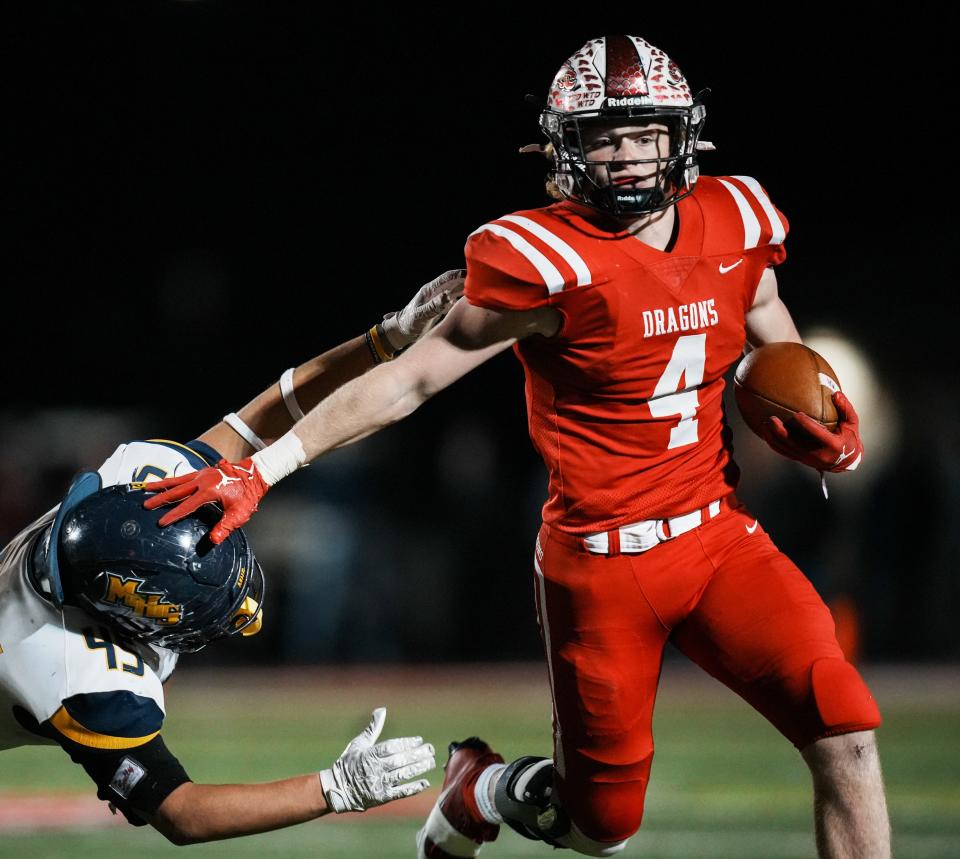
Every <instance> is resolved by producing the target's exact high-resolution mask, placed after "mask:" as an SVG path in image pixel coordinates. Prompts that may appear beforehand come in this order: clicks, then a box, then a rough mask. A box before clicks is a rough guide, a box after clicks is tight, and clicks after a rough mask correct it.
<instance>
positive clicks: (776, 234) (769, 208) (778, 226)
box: [732, 176, 787, 245]
mask: <svg viewBox="0 0 960 859" xmlns="http://www.w3.org/2000/svg"><path fill="white" fill-rule="evenodd" d="M732 178H734V179H739V180H740V181H741V182H743V184H744V185H746V186H747V188H749V189H750V191H751V192H752V193H753V196H754V197H756V198H757V202H758V203H759V204H760V208H762V209H763V212H764V214H765V215H766V216H767V217H768V218H769V219H770V228H771V229H772V230H773V236H772V237H771V239H770V241H769V242H767V244H770V245H779V244H780V243H781V242H782V241H783V240H784V239H785V238H786V236H787V231H786V230H785V229H784V228H783V221H781V220H780V216H779V215H778V214H777V210H776V209H774V208H773V203H771V202H770V198H769V197H768V196H767V195H766V194H764V193H763V188H761V187H760V183H759V182H758V181H757V180H756V179H754V178H753V177H752V176H734V177H732Z"/></svg>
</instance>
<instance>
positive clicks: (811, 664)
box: [148, 36, 889, 859]
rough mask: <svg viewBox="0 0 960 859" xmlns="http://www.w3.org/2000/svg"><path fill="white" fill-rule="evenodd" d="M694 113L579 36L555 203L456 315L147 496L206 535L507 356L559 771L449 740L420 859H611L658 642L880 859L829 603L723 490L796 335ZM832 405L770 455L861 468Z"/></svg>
mask: <svg viewBox="0 0 960 859" xmlns="http://www.w3.org/2000/svg"><path fill="white" fill-rule="evenodd" d="M704 118H705V109H704V106H703V104H702V103H701V102H700V101H699V100H698V99H697V98H694V97H693V96H692V95H691V92H690V89H689V87H688V85H687V82H686V80H685V79H684V77H683V75H682V74H681V72H680V70H679V69H678V68H677V66H676V65H675V64H674V63H673V62H672V61H671V60H670V59H669V57H667V55H666V54H664V53H663V52H662V51H660V50H658V49H657V48H655V47H653V46H652V45H650V44H648V43H647V42H646V41H644V40H643V39H640V38H637V37H632V36H608V37H605V38H599V39H592V40H590V41H589V42H587V43H586V44H585V45H584V46H583V48H581V50H579V51H578V52H577V53H576V54H574V55H573V56H572V57H570V58H569V59H568V60H567V62H565V63H564V65H563V66H562V67H561V69H560V71H559V72H558V74H557V75H556V77H555V79H554V82H553V85H552V86H551V88H550V91H549V95H548V100H547V105H546V108H545V109H544V111H543V112H542V114H541V118H540V125H541V128H542V130H543V132H544V133H545V135H546V136H547V138H548V141H549V144H548V146H547V147H546V149H545V150H544V151H545V153H546V154H547V155H548V157H549V158H550V159H551V160H552V168H553V169H552V174H551V180H550V183H549V185H548V190H549V191H550V192H551V194H552V196H554V197H555V198H556V199H558V200H559V202H557V203H555V204H554V205H551V206H549V207H547V208H544V209H534V210H529V211H523V212H517V213H514V214H511V215H505V216H503V217H501V218H498V219H496V220H494V221H492V222H490V223H487V224H484V225H483V226H481V227H480V228H479V229H478V230H476V231H475V232H474V233H473V234H472V235H471V236H470V238H469V240H468V242H467V246H466V258H467V280H466V293H465V294H466V298H467V301H466V302H460V303H459V305H457V306H456V307H455V308H454V309H453V311H452V312H451V313H450V314H449V315H448V317H447V319H446V320H445V322H444V323H443V324H442V325H441V326H439V327H438V328H437V329H436V331H434V332H433V333H432V334H431V335H430V336H428V337H426V338H424V339H423V340H422V341H421V342H420V343H418V344H417V345H416V346H415V347H414V348H413V349H411V350H410V352H409V354H407V355H405V356H404V357H403V358H402V359H401V360H399V361H397V362H395V363H393V364H389V365H387V366H384V367H381V368H378V369H377V370H376V371H374V372H372V373H370V374H368V375H367V376H365V377H364V378H363V379H360V380H357V381H355V382H353V383H352V384H349V385H346V386H344V387H343V388H342V389H340V390H339V391H337V392H336V393H335V394H334V395H333V396H331V397H329V398H328V399H326V400H325V401H324V402H323V403H321V404H320V406H319V407H318V408H316V409H315V410H314V411H313V412H312V413H311V414H309V415H307V417H306V418H305V419H304V420H303V421H301V422H300V423H298V424H297V425H296V426H295V427H294V428H293V430H292V431H290V432H289V433H287V434H286V435H285V436H284V437H283V438H282V439H280V440H279V441H278V442H277V443H276V444H275V445H274V446H273V447H271V448H270V449H269V450H266V451H263V452H261V453H258V454H256V455H255V456H253V457H252V459H250V460H245V461H243V462H241V463H236V464H232V463H229V462H221V463H218V465H217V467H216V468H213V469H208V470H205V471H202V472H199V473H197V474H196V475H191V476H189V477H186V478H183V479H181V480H174V481H166V482H164V483H161V484H158V487H160V486H162V487H166V488H167V491H166V492H163V493H161V494H160V495H157V496H156V497H154V498H153V499H151V500H150V501H149V502H148V506H150V507H156V506H159V505H162V504H165V503H169V502H173V501H181V504H180V506H179V507H177V508H176V509H175V510H173V511H171V512H170V513H168V514H167V515H166V516H165V517H164V518H163V519H161V522H172V521H175V520H176V519H177V518H179V517H180V516H182V515H185V514H187V513H189V512H191V511H194V510H196V509H197V508H198V507H199V506H200V505H202V504H204V503H206V502H208V501H219V502H220V503H222V504H223V505H224V508H225V514H224V516H223V519H222V520H221V522H220V523H219V525H218V527H217V529H215V531H214V532H213V536H214V538H215V539H220V538H222V537H224V536H225V535H226V534H228V533H229V532H230V529H231V528H233V527H236V526H239V525H242V524H243V523H244V522H245V521H246V520H247V518H248V517H249V516H250V515H251V513H252V511H253V510H254V509H256V504H257V502H258V501H259V499H260V498H261V497H262V496H263V494H264V493H265V492H266V491H267V489H268V488H269V487H270V486H272V485H273V484H275V483H276V482H277V481H278V480H280V479H281V478H282V477H284V476H285V475H287V474H289V473H291V472H292V471H294V470H296V468H297V467H298V466H299V465H300V464H301V463H303V462H305V461H309V460H312V459H313V458H315V457H317V456H320V455H321V454H323V453H325V452H326V451H329V450H331V449H333V448H335V447H338V446H341V445H344V444H349V443H350V442H353V441H356V440H357V439H360V438H363V437H364V436H366V435H368V434H370V433H372V432H374V431H376V430H378V429H380V428H381V427H383V426H386V425H388V424H390V423H392V422H394V421H396V420H399V419H401V418H402V417H404V416H405V415H407V414H409V413H410V412H412V411H413V410H414V409H415V408H417V407H418V406H419V405H420V404H421V403H423V402H424V401H425V400H426V399H427V398H429V397H431V396H432V395H434V394H435V393H437V392H438V391H440V390H442V389H443V388H444V387H446V386H447V385H449V384H451V383H452V382H454V381H455V380H456V379H458V378H460V377H461V376H463V375H464V374H465V373H467V372H469V371H470V370H472V369H474V368H475V367H477V366H479V365H480V364H482V363H483V362H484V361H486V360H488V359H489V358H491V357H493V356H494V355H496V354H498V353H500V352H502V351H504V350H506V349H508V348H510V347H513V348H514V350H515V352H516V353H517V355H518V357H519V358H520V360H521V362H522V363H523V366H524V370H525V373H526V398H527V407H528V413H529V428H530V435H531V438H532V440H533V443H534V445H535V447H536V448H537V450H538V451H539V453H540V454H541V455H542V456H543V458H544V461H545V462H546V464H547V466H548V469H549V472H550V487H549V497H548V500H547V502H546V505H545V506H544V509H543V520H544V521H543V526H542V528H541V531H540V534H539V536H538V539H537V544H536V552H535V557H534V571H535V575H534V582H535V592H536V599H537V610H538V615H539V620H540V630H541V637H542V639H543V643H544V648H545V652H546V657H547V667H548V671H549V679H550V687H551V693H552V698H553V705H554V712H553V737H554V754H553V758H552V759H546V760H545V759H537V758H521V759H519V760H516V761H513V762H512V763H510V764H509V765H505V764H504V763H503V761H502V758H500V756H499V755H497V754H496V753H495V752H493V751H492V750H491V749H490V747H489V746H488V745H487V744H486V743H484V742H483V741H481V740H478V739H476V738H472V739H470V740H467V741H465V742H463V743H459V744H457V743H454V744H452V745H451V749H450V752H451V755H450V760H449V762H448V764H447V767H446V777H445V781H444V789H443V791H442V793H441V795H440V798H439V800H438V802H437V804H436V806H435V807H434V810H433V812H432V813H431V815H430V817H429V819H428V821H427V823H426V825H425V826H424V828H423V829H422V830H421V832H420V834H419V837H418V852H419V855H420V856H421V857H434V859H435V857H446V856H472V855H475V853H476V851H477V850H478V849H479V846H480V845H481V844H482V843H483V842H485V841H491V840H493V839H494V838H496V837H497V834H498V830H499V826H500V824H501V823H504V822H505V823H507V824H509V825H510V826H511V827H513V828H514V829H516V830H517V831H519V832H521V833H522V834H524V835H526V836H527V837H530V838H534V839H539V840H542V841H545V842H547V843H549V844H554V845H558V846H566V847H572V848H574V849H575V850H577V851H578V852H580V853H583V854H586V855H592V856H608V855H612V854H615V853H617V852H619V851H620V850H622V849H623V847H624V845H625V844H626V840H627V838H629V837H630V836H631V835H632V834H633V833H634V832H635V831H636V830H637V829H638V827H639V826H640V822H641V818H642V814H643V802H644V795H645V791H646V787H647V781H648V778H649V773H650V765H651V761H652V758H653V738H652V733H651V724H652V715H653V706H654V699H655V696H656V690H657V683H658V680H659V674H660V665H661V660H662V655H663V649H664V646H665V645H666V643H667V641H668V640H670V641H672V642H673V643H674V644H675V645H676V646H677V647H678V648H679V649H680V650H681V651H682V652H683V653H684V654H686V655H687V656H688V657H689V658H690V659H691V660H693V661H694V662H695V663H697V664H698V665H700V666H701V667H703V668H704V669H705V670H706V671H708V672H709V673H710V674H712V675H713V676H715V677H717V678H718V679H720V680H721V681H722V682H723V683H725V684H726V685H727V686H728V687H729V688H731V689H732V690H733V691H735V692H736V693H737V694H739V695H740V696H742V697H743V698H744V699H745V700H746V701H748V702H749V703H750V704H751V705H752V706H753V707H755V708H756V709H757V710H758V711H759V712H760V713H762V714H763V715H764V716H765V717H766V718H767V719H768V720H769V721H770V722H771V723H772V724H773V725H774V726H775V727H776V728H777V729H778V730H779V731H780V732H781V733H782V734H783V735H784V736H785V737H786V738H787V739H788V740H789V741H790V742H791V743H793V744H794V745H795V746H796V747H797V749H798V750H800V753H801V754H802V756H803V758H804V760H805V761H806V763H807V764H808V766H809V767H810V770H811V772H812V775H813V786H814V797H815V802H814V808H815V822H816V834H817V845H818V850H819V851H820V853H821V854H822V855H824V856H870V857H883V856H887V855H889V825H888V822H887V812H886V803H885V799H884V792H883V784H882V778H881V772H880V765H879V759H878V756H877V751H876V746H875V742H874V736H873V729H874V728H876V727H877V726H878V725H879V724H880V715H879V712H878V709H877V706H876V704H875V702H874V700H873V698H872V696H871V694H870V692H869V690H868V689H867V687H866V685H865V684H864V682H863V680H862V679H861V677H860V675H859V674H858V673H857V671H856V670H855V669H854V668H853V666H852V665H850V664H849V663H848V662H847V661H846V660H845V658H844V656H843V653H842V651H841V650H840V647H839V646H838V644H837V641H836V638H835V635H834V629H833V623H832V620H831V617H830V613H829V611H828V610H827V608H826V606H825V605H824V604H823V602H822V601H821V600H820V598H819V597H818V595H817V594H816V592H815V591H814V589H813V587H812V586H811V585H810V583H809V582H808V581H807V579H806V578H805V577H804V576H803V574H802V573H801V572H800V571H799V570H798V569H797V567H796V566H795V565H794V564H793V563H792V562H791V561H790V560H789V559H788V558H787V557H785V556H784V555H783V554H782V553H781V552H780V551H779V550H778V549H777V548H776V547H775V546H774V544H773V542H772V541H771V540H770V538H769V536H768V535H767V534H766V533H765V532H764V530H763V528H762V527H761V526H760V525H759V524H758V522H757V520H756V519H755V518H754V517H753V516H752V515H751V514H750V513H749V512H748V511H747V510H746V509H745V508H744V506H743V505H742V504H741V503H740V502H739V501H738V500H737V498H736V496H735V495H734V489H735V488H736V486H737V482H738V469H737V466H736V464H735V463H734V461H733V458H732V445H731V439H730V432H729V429H728V427H727V425H726V421H725V418H724V414H723V407H722V402H721V394H722V391H723V387H724V380H723V374H724V373H725V372H726V371H727V369H728V368H729V367H730V366H731V365H732V364H733V363H734V362H736V361H737V360H738V359H739V357H740V356H741V355H742V354H743V351H744V350H745V349H749V348H751V347H756V346H760V345H762V344H765V343H770V342H775V341H784V340H788V341H799V340H800V337H799V335H798V333H797V329H796V327H795V325H794V323H793V320H792V318H791V316H790V314H789V312H788V311H787V308H786V307H785V305H784V304H783V302H782V301H781V299H780V297H779V294H778V289H777V281H776V277H775V275H774V271H773V267H774V266H776V265H778V264H779V263H781V262H782V261H783V260H784V258H785V251H784V248H783V242H784V239H785V237H786V233H787V222H786V219H785V218H784V216H783V215H782V214H781V213H780V212H779V211H778V210H777V209H776V207H775V206H774V205H773V203H772V202H771V201H770V199H769V197H768V196H767V193H766V191H765V190H764V189H763V187H762V186H761V185H760V184H759V183H758V182H757V181H756V180H755V179H753V178H751V177H748V176H723V177H699V176H698V166H697V153H698V151H702V150H704V149H710V148H712V146H711V145H710V144H707V143H705V142H703V141H701V140H700V133H701V130H702V127H703V123H704ZM525 149H529V147H525ZM834 402H835V404H836V406H837V410H838V414H839V417H840V420H839V425H838V428H837V431H836V432H835V433H830V432H827V431H825V430H822V429H821V428H818V427H815V426H811V424H810V422H808V421H806V422H805V421H804V420H803V419H802V416H797V418H796V419H795V420H794V421H793V422H790V423H791V424H792V425H791V426H784V425H783V423H782V422H779V421H773V422H771V424H769V425H768V427H767V440H768V441H769V442H770V443H771V445H772V446H773V447H774V448H775V449H777V450H778V451H779V452H781V453H783V454H784V455H787V456H792V457H794V458H796V459H799V460H800V461H802V462H804V463H806V464H808V465H810V466H812V467H814V468H816V469H818V470H820V471H845V470H852V469H853V468H855V467H856V465H857V464H859V462H860V459H861V454H862V445H861V443H860V438H859V435H858V432H857V419H856V414H855V412H854V410H853V407H852V406H851V405H850V403H849V402H848V401H847V400H846V398H845V397H844V396H843V395H842V394H837V395H835V397H834ZM851 452H852V453H851Z"/></svg>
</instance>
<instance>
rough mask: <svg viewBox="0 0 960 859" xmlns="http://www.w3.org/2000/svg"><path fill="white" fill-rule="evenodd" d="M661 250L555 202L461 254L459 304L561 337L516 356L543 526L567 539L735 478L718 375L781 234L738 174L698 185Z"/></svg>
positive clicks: (473, 241) (493, 228) (778, 252)
mask: <svg viewBox="0 0 960 859" xmlns="http://www.w3.org/2000/svg"><path fill="white" fill-rule="evenodd" d="M676 205H677V214H678V215H679V232H678V234H677V240H676V242H675V244H674V247H673V249H672V250H671V251H670V252H664V251H659V250H656V249H654V248H651V247H650V246H649V245H646V244H644V243H643V242H641V241H639V240H638V239H637V238H635V237H633V236H625V235H623V234H622V233H616V234H614V233H609V232H605V231H604V230H602V229H600V228H599V227H597V226H596V225H595V224H594V223H592V222H591V221H589V220H587V219H586V218H584V217H582V216H581V215H580V214H578V212H577V210H576V209H575V208H574V207H573V206H571V205H570V204H568V203H557V204H555V205H552V206H548V207H547V208H544V209H533V210H530V211H526V212H517V213H515V214H513V215H505V216H504V217H502V218H499V219H497V220H495V221H491V222H490V223H488V224H484V225H483V226H482V227H480V229H478V230H476V231H475V232H474V233H473V234H472V235H471V236H470V238H469V240H468V241H467V246H466V258H467V282H466V289H465V294H466V297H467V300H468V301H469V302H470V303H471V304H474V305H477V306H479V307H487V308H492V309H498V310H524V309H531V308H535V307H543V306H547V305H549V306H552V307H555V308H556V309H557V310H558V311H559V312H560V313H561V314H562V316H563V319H564V322H563V326H562V328H561V330H560V332H559V334H558V335H557V336H555V337H552V338H544V337H530V338H527V339H526V340H523V341H521V342H520V343H518V344H517V346H516V347H515V350H516V353H517V355H518V356H519V358H520V360H521V362H522V363H523V366H524V370H525V373H526V396H527V412H528V415H529V428H530V437H531V439H532V440H533V444H534V446H535V447H536V449H537V450H538V451H539V453H540V454H541V456H542V457H543V459H544V462H545V463H546V465H547V467H548V469H549V472H550V494H549V498H548V500H547V503H546V505H545V506H544V510H543V517H544V521H545V522H547V524H549V525H552V526H555V527H558V528H561V529H563V530H565V531H569V532H573V533H589V532H592V531H602V530H608V529H610V528H614V527H617V526H619V525H623V524H626V523H628V522H634V521H638V520H641V519H650V518H663V517H669V516H676V515H679V514H681V513H688V512H690V511H691V510H695V509H697V508H700V507H704V506H706V505H707V504H708V503H710V502H711V501H713V500H715V499H717V498H720V497H722V496H724V495H726V494H727V493H729V492H730V491H731V490H732V489H733V488H734V487H735V486H736V484H737V479H738V476H739V472H738V469H737V467H736V465H735V464H734V462H733V459H732V456H731V450H732V448H731V442H730V432H729V429H728V427H727V425H726V420H725V418H724V414H723V405H722V393H723V387H724V380H723V374H724V372H725V371H726V370H727V368H728V367H730V365H731V364H733V363H734V362H735V361H736V360H737V359H738V358H740V356H741V355H742V351H743V345H744V339H745V333H744V316H745V314H746V312H747V310H748V309H749V308H750V306H751V305H752V304H753V299H754V294H755V292H756V289H757V284H758V283H759V281H760V277H761V275H762V274H763V271H764V269H765V268H767V267H768V266H771V265H777V264H779V263H780V262H782V261H783V260H784V258H785V257H786V252H785V250H784V248H783V240H784V238H785V236H786V233H787V221H786V219H785V218H784V216H783V215H782V214H781V213H780V212H778V211H777V210H776V208H774V206H773V204H772V203H771V202H770V200H769V198H768V197H767V194H766V192H765V191H764V190H763V188H761V186H760V184H759V183H758V182H757V181H756V180H755V179H752V178H750V177H747V176H726V177H708V176H704V177H701V178H700V179H699V180H698V181H697V184H696V186H695V189H694V191H693V193H692V194H690V195H689V196H687V197H685V198H684V199H682V200H680V202H679V203H677V204H676Z"/></svg>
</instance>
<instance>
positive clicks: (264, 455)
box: [253, 430, 307, 486]
mask: <svg viewBox="0 0 960 859" xmlns="http://www.w3.org/2000/svg"><path fill="white" fill-rule="evenodd" d="M253 461H254V463H256V466H257V471H259V472H260V476H261V477H262V478H263V481H264V483H266V484H267V485H268V486H273V485H274V484H276V483H279V482H280V481H281V480H283V478H284V477H286V476H287V475H288V474H293V472H295V471H296V470H297V469H298V468H299V467H300V466H301V465H303V464H304V463H305V462H306V461H307V454H306V452H305V451H304V449H303V443H302V442H301V441H300V439H299V438H297V436H296V435H295V434H294V432H293V430H291V431H290V432H288V433H287V434H286V435H285V436H282V437H281V438H278V439H277V440H276V441H275V442H274V443H273V444H271V445H270V447H268V448H265V449H264V450H261V451H259V452H258V453H255V454H254V455H253Z"/></svg>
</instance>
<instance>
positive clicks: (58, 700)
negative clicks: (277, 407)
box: [0, 440, 207, 749]
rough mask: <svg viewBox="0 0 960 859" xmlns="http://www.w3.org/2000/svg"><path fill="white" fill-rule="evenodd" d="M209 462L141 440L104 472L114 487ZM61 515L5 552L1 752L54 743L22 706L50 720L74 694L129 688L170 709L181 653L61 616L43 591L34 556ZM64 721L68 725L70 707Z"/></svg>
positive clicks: (69, 728)
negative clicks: (29, 721) (30, 725)
mask: <svg viewBox="0 0 960 859" xmlns="http://www.w3.org/2000/svg"><path fill="white" fill-rule="evenodd" d="M201 450H203V452H204V453H206V452H207V450H204V449H203V448H201ZM205 464H207V458H206V457H204V456H201V455H200V454H199V453H198V451H197V450H194V449H192V448H191V447H187V446H185V445H180V444H177V443H176V442H168V441H160V440H151V441H135V442H130V443H128V444H123V445H120V447H118V448H117V450H116V451H114V453H113V454H112V455H111V456H110V458H109V459H107V461H106V462H105V463H104V464H103V465H102V466H101V467H100V469H99V473H100V477H101V479H102V481H103V485H104V486H112V485H115V484H121V483H130V482H137V481H150V480H159V479H161V478H163V477H167V476H169V477H173V476H175V475H178V474H184V473H186V472H188V471H195V470H196V469H197V468H200V467H203V466H204V465H205ZM56 512H57V508H54V509H53V510H51V511H49V512H48V513H46V514H44V515H43V516H41V517H40V518H39V519H37V520H36V521H35V522H33V523H32V524H31V525H29V526H28V527H27V528H26V529H24V530H23V531H22V532H21V533H20V534H18V535H17V536H16V537H14V539H13V540H11V541H10V543H9V544H8V545H7V546H6V547H5V548H4V549H3V551H2V552H0V749H8V748H13V747H15V746H22V745H39V744H42V743H49V742H51V741H49V740H46V739H44V738H43V737H40V736H38V735H36V734H34V733H32V732H30V731H28V730H26V729H25V728H23V727H22V726H21V724H20V722H19V721H18V720H17V718H16V716H15V715H14V708H15V707H21V708H22V709H23V710H25V711H26V712H27V713H28V714H29V715H30V716H32V717H33V718H34V719H36V721H37V722H38V723H43V722H45V721H47V720H48V719H53V718H54V717H55V716H57V714H58V711H60V710H61V707H62V705H63V702H64V701H65V700H66V699H68V698H71V697H73V696H75V695H85V694H90V693H97V692H122V691H126V692H131V693H133V694H134V695H137V696H139V697H140V698H145V699H149V700H152V701H154V702H155V703H156V705H157V706H158V707H159V708H160V710H161V711H164V701H163V686H162V684H163V682H164V681H165V680H166V679H167V678H168V677H169V676H170V674H171V673H172V672H173V669H174V668H175V667H176V664H177V654H176V653H174V652H172V651H170V650H167V649H165V648H162V647H157V646H155V645H148V644H141V643H138V642H134V643H131V642H126V641H124V642H123V643H122V644H119V643H117V642H116V641H115V640H114V638H113V636H112V635H111V633H110V630H108V629H105V628H104V624H103V623H102V622H100V621H98V620H97V619H95V618H92V617H90V615H88V614H86V613H85V612H83V611H81V610H80V609H78V608H73V607H71V606H65V607H64V609H63V612H62V614H61V612H60V611H58V610H57V609H56V608H55V607H54V606H53V604H52V603H51V602H49V601H48V600H46V599H44V597H42V596H41V595H40V594H38V593H37V591H36V589H35V588H34V585H33V583H32V581H31V580H30V577H29V574H28V557H29V555H30V553H31V551H32V548H33V545H34V540H35V539H42V534H43V532H44V531H45V530H46V529H47V528H48V527H49V526H50V525H51V524H52V522H53V519H54V517H55V515H56ZM63 718H64V720H69V716H68V715H66V711H65V710H64V717H63ZM57 727H58V728H59V729H60V730H61V732H62V733H67V734H68V735H69V733H70V732H76V731H82V726H80V725H76V724H73V725H70V724H66V723H65V724H64V725H58V726H57ZM85 744H89V743H85Z"/></svg>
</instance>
